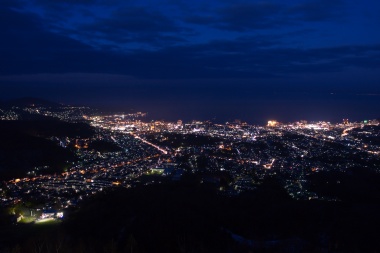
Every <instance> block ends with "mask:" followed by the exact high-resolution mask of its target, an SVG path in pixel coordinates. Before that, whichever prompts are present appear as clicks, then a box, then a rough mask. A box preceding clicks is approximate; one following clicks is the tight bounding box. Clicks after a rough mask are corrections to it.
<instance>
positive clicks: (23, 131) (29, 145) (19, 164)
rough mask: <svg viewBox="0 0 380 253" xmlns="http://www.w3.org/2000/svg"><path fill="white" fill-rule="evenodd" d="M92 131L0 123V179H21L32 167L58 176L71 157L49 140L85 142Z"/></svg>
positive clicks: (80, 126) (54, 123) (49, 123)
mask: <svg viewBox="0 0 380 253" xmlns="http://www.w3.org/2000/svg"><path fill="white" fill-rule="evenodd" d="M93 134H94V129H93V128H92V127H91V126H89V125H87V124H85V123H67V122H63V121H59V120H28V121H23V120H15V121H0V140H1V141H0V178H1V179H3V180H4V179H10V178H13V177H22V176H25V173H26V172H27V171H29V170H31V169H32V168H33V167H36V166H49V168H50V170H47V171H45V172H46V173H54V172H61V171H62V170H63V169H64V168H65V167H66V166H67V161H69V162H72V161H74V160H75V159H76V158H75V155H74V153H73V152H72V151H71V150H69V149H65V148H62V147H60V146H58V145H57V143H54V142H53V141H52V140H50V138H49V137H51V136H55V137H60V138H62V137H72V138H89V137H91V136H92V135H93Z"/></svg>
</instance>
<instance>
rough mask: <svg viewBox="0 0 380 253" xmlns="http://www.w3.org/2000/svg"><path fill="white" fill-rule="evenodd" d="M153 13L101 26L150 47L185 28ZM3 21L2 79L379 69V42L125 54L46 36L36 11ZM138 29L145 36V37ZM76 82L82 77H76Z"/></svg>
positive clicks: (232, 45) (223, 44)
mask: <svg viewBox="0 0 380 253" xmlns="http://www.w3.org/2000/svg"><path fill="white" fill-rule="evenodd" d="M123 13H124V14H126V13H129V14H131V15H130V16H129V17H125V19H126V20H133V19H135V18H136V20H138V19H139V17H135V16H136V15H137V13H138V12H137V10H136V9H134V10H130V12H128V11H126V10H121V12H120V13H119V15H121V16H123ZM147 13H148V14H147V15H151V16H150V18H152V17H157V21H152V22H153V23H149V22H150V21H149V19H150V18H146V17H142V19H146V22H147V23H144V22H142V24H137V25H136V27H133V22H131V23H130V24H128V25H127V26H126V27H125V26H124V24H123V23H121V24H119V23H117V22H116V21H106V22H105V23H104V27H103V28H102V29H105V30H106V28H107V27H108V28H109V29H111V27H112V30H114V31H115V36H116V34H117V31H123V30H130V31H134V32H135V33H136V34H135V35H134V36H139V38H138V39H139V40H141V41H143V40H145V41H146V43H148V42H149V38H151V37H150V35H151V33H156V31H155V27H157V26H160V24H166V23H168V24H170V25H172V27H169V28H168V27H166V28H163V29H162V31H181V28H178V27H176V25H175V24H172V23H171V21H170V20H167V19H166V18H164V17H162V18H161V19H160V18H159V17H161V14H159V13H150V12H148V11H147ZM149 13H150V14H149ZM0 21H1V22H0V36H1V38H2V40H0V54H1V55H2V57H1V58H0V75H3V76H5V75H6V76H9V75H21V74H40V73H45V74H53V73H54V74H57V73H104V74H112V75H122V76H130V77H134V78H139V79H166V80H174V79H186V78H188V79H197V78H203V79H204V78H209V79H215V78H219V79H220V78H226V79H234V78H235V79H236V78H280V77H281V78H286V77H289V76H296V75H298V74H301V73H302V74H305V73H313V74H317V73H329V72H330V73H331V72H340V71H344V70H345V69H348V68H366V69H373V68H374V67H375V66H379V65H380V62H379V59H380V46H379V45H367V46H365V45H363V46H337V47H326V48H315V49H302V48H295V47H289V46H287V45H286V44H284V43H282V42H283V40H284V39H283V38H282V37H281V36H278V35H266V36H264V35H255V36H254V35H252V36H241V37H238V38H231V39H229V40H226V39H224V40H213V41H210V42H205V43H198V44H192V43H184V44H182V45H170V46H165V45H164V44H163V45H162V47H161V48H159V49H156V50H146V49H144V48H143V49H131V50H129V51H122V52H120V51H115V50H114V49H113V48H94V47H92V46H89V45H87V44H85V43H83V42H81V41H78V40H75V39H72V38H70V37H68V36H63V35H59V34H56V33H54V32H51V31H48V30H46V27H45V26H44V20H43V19H41V17H40V16H38V15H35V14H30V13H20V12H17V11H13V10H10V9H2V10H0ZM114 22H116V23H114ZM154 22H157V23H154ZM137 27H140V29H141V30H142V31H143V32H141V33H139V32H138V29H137ZM93 29H95V27H94V28H93ZM157 29H158V28H157ZM144 31H145V32H146V33H144ZM157 36H158V37H159V39H158V40H162V41H164V40H166V41H170V40H176V39H178V38H179V39H180V37H177V36H174V35H170V33H169V35H165V34H164V33H157ZM160 36H161V37H160ZM164 36H167V37H166V38H164ZM170 36H171V38H170ZM283 36H287V35H283ZM78 80H81V79H80V78H79V77H78Z"/></svg>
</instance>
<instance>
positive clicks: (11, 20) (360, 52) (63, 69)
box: [0, 0, 380, 123]
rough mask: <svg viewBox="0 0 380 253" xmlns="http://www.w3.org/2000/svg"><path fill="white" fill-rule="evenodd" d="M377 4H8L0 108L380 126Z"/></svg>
mask: <svg viewBox="0 0 380 253" xmlns="http://www.w3.org/2000/svg"><path fill="white" fill-rule="evenodd" d="M379 13H380V1H378V0H361V1H359V0H345V1H343V0H342V1H340V0H319V1H300V0H292V1H290V0H289V1H284V0H282V1H280V0H278V1H277V0H272V1H254V0H251V1H240V0H234V1H226V0H220V1H215V0H214V1H212V0H208V1H200V0H193V1H177V0H154V1H153V0H150V1H142V0H141V1H127V0H107V1H106V0H54V1H53V0H2V1H1V2H0V34H1V35H0V38H1V39H0V88H1V93H0V98H1V99H8V98H13V97H19V96H38V97H43V98H48V99H51V100H55V101H58V102H64V103H75V104H89V105H100V106H105V107H109V108H117V109H119V110H127V109H131V108H133V109H136V110H143V111H148V112H150V113H151V115H156V116H157V118H166V119H177V118H183V119H191V118H197V119H207V118H213V117H216V119H217V120H219V121H224V120H229V119H234V118H241V119H243V120H247V121H248V122H252V123H256V122H259V123H261V122H264V121H266V120H267V119H271V118H276V119H278V120H282V121H291V120H297V119H308V120H323V119H326V120H331V121H338V120H340V119H341V118H345V117H348V118H351V119H353V120H361V119H366V118H375V117H380V110H379V109H380V32H379V31H380V30H379V27H380V15H379Z"/></svg>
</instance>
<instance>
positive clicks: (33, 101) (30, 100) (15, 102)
mask: <svg viewBox="0 0 380 253" xmlns="http://www.w3.org/2000/svg"><path fill="white" fill-rule="evenodd" d="M5 104H7V105H8V106H19V107H28V106H37V107H40V106H42V107H53V108H54V107H61V106H62V104H59V103H56V102H52V101H49V100H46V99H42V98H35V97H22V98H16V99H12V100H8V101H7V102H6V103H5ZM0 105H1V102H0Z"/></svg>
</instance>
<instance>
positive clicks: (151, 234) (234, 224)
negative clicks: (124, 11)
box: [3, 176, 380, 253]
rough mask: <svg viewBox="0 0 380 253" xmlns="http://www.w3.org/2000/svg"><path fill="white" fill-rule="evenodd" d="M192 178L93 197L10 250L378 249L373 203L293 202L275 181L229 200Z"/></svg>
mask: <svg viewBox="0 0 380 253" xmlns="http://www.w3.org/2000/svg"><path fill="white" fill-rule="evenodd" d="M191 177H193V176H191ZM191 177H187V178H186V177H185V179H184V180H183V181H181V182H178V183H173V182H167V183H163V184H161V185H151V186H142V187H137V188H134V189H122V188H120V189H116V190H113V191H111V192H107V193H104V194H101V195H96V196H95V197H94V198H92V199H89V200H87V201H86V202H85V203H84V204H83V206H82V207H81V209H79V210H77V211H74V212H72V213H71V214H69V213H68V218H67V219H66V220H65V221H63V223H62V224H61V225H59V226H57V227H56V228H55V230H54V231H53V232H49V233H47V232H41V233H37V234H34V236H29V237H28V239H27V240H21V241H20V240H19V241H13V243H12V246H10V249H15V248H18V249H20V250H21V252H26V253H27V252H35V251H34V250H36V249H39V250H40V251H38V252H50V251H49V250H51V249H56V248H59V247H60V248H59V249H60V250H59V252H95V253H96V252H99V253H102V252H115V253H117V252H147V253H150V252H152V253H153V252H154V253H157V252H236V253H238V252H376V251H375V250H376V249H379V247H380V244H379V242H378V240H377V239H378V238H379V236H380V234H379V231H378V227H379V226H380V223H379V219H378V218H377V215H378V212H379V211H380V206H379V204H378V203H377V204H376V203H373V204H371V206H362V204H358V203H345V202H341V203H338V202H323V201H296V200H292V199H290V198H289V197H288V196H287V195H286V193H285V192H284V190H283V189H282V188H281V187H280V185H279V184H278V181H277V179H275V178H271V179H268V180H266V181H265V182H264V183H263V184H262V186H261V187H259V188H258V189H257V190H256V191H252V192H248V193H246V194H244V195H240V196H235V197H228V196H223V195H220V194H219V193H218V191H217V189H216V188H215V187H213V186H212V185H205V184H200V183H199V181H197V180H196V178H191ZM30 226H31V227H29V229H31V231H33V228H32V226H36V229H39V228H38V225H30ZM23 231H24V229H23ZM32 234H33V233H32ZM9 236H10V235H9ZM5 239H7V242H11V241H12V237H10V238H3V240H5ZM60 245H61V246H60Z"/></svg>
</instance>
